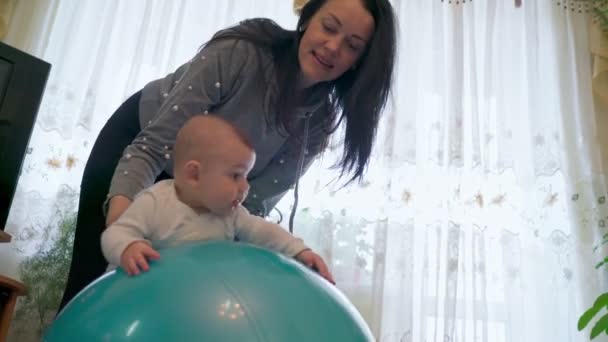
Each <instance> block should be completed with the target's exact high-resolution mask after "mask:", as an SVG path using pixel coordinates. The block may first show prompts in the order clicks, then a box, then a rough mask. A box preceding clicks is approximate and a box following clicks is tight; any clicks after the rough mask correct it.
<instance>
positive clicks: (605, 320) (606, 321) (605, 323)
mask: <svg viewBox="0 0 608 342" xmlns="http://www.w3.org/2000/svg"><path fill="white" fill-rule="evenodd" d="M606 329H608V314H605V315H604V316H602V318H600V319H599V320H598V321H597V323H595V325H594V326H593V329H591V339H592V340H593V339H594V338H596V337H597V336H598V335H599V334H601V333H602V332H603V331H605V330H606Z"/></svg>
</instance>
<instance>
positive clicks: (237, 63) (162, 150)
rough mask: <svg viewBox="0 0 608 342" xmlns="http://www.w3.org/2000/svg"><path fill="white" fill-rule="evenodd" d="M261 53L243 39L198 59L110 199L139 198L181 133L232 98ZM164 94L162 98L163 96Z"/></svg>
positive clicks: (215, 46)
mask: <svg viewBox="0 0 608 342" xmlns="http://www.w3.org/2000/svg"><path fill="white" fill-rule="evenodd" d="M255 56H257V52H256V50H255V47H254V45H253V44H251V43H249V42H245V41H242V40H236V41H235V40H221V41H217V42H214V43H212V44H210V45H208V46H206V47H205V48H203V49H201V51H200V52H199V53H198V54H197V55H196V56H195V58H193V59H192V60H191V61H190V63H189V65H188V66H187V68H186V70H185V71H184V72H183V74H182V76H181V77H180V79H179V80H177V81H175V85H174V86H173V88H172V89H171V91H170V92H169V93H167V94H163V96H164V97H165V98H164V101H163V104H162V105H161V107H160V109H159V111H158V113H157V114H156V115H155V116H154V119H153V120H152V122H151V123H150V124H149V125H147V126H146V127H145V128H143V129H142V131H141V132H140V133H139V134H138V135H137V137H136V138H135V139H134V140H133V142H132V143H131V145H129V146H127V148H126V149H125V151H124V153H123V156H122V157H121V159H120V161H119V162H118V165H117V167H116V170H115V172H114V175H113V178H112V183H111V185H110V190H109V193H108V198H111V197H113V196H115V195H123V196H126V197H128V198H131V199H132V198H134V197H135V195H136V194H137V193H138V192H140V191H141V190H143V189H145V188H146V187H148V186H150V185H152V184H153V183H154V180H155V179H156V177H157V176H158V175H159V174H160V172H161V171H162V170H163V169H164V168H165V166H166V165H167V162H168V161H169V160H170V159H171V151H172V149H173V145H174V143H175V137H176V136H177V132H178V131H179V129H180V128H181V127H182V126H183V125H184V123H185V122H186V121H187V120H188V119H189V118H191V117H192V116H194V115H199V114H201V115H202V114H206V113H207V111H211V110H213V108H214V107H215V106H218V105H221V104H222V103H223V102H225V101H226V100H227V99H228V98H230V97H231V96H232V95H233V94H234V93H235V92H236V91H237V88H238V85H239V82H238V79H239V77H240V76H241V73H242V72H243V71H248V72H255V70H256V68H257V65H255V62H256V58H255ZM159 96H161V95H160V94H159Z"/></svg>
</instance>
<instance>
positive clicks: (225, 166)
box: [198, 142, 255, 216]
mask: <svg viewBox="0 0 608 342" xmlns="http://www.w3.org/2000/svg"><path fill="white" fill-rule="evenodd" d="M221 149H222V150H223V151H218V153H216V154H214V156H213V157H210V158H209V159H208V160H207V163H206V164H207V165H206V166H204V167H203V168H202V169H201V177H200V179H201V182H200V187H199V189H198V190H199V191H198V194H199V195H200V198H199V200H200V201H201V203H202V204H203V205H204V207H205V208H207V209H208V210H209V211H211V212H212V213H214V214H216V215H220V216H224V215H229V214H230V213H232V211H233V210H234V209H236V207H238V206H239V205H240V204H241V203H242V202H243V201H244V200H245V198H246V197H247V193H248V192H249V182H248V181H247V175H248V174H249V171H251V169H252V168H253V165H254V164H255V153H254V152H253V151H252V150H251V149H250V148H249V147H247V146H245V145H244V144H242V143H240V142H239V143H235V144H227V145H225V146H223V147H222V148H221Z"/></svg>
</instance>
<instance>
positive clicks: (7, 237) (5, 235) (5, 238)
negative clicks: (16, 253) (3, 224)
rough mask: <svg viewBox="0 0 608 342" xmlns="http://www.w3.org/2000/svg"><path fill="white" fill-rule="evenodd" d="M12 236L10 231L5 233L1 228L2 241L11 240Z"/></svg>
mask: <svg viewBox="0 0 608 342" xmlns="http://www.w3.org/2000/svg"><path fill="white" fill-rule="evenodd" d="M11 239H12V236H11V235H10V234H9V233H5V232H4V231H2V230H0V243H2V242H11Z"/></svg>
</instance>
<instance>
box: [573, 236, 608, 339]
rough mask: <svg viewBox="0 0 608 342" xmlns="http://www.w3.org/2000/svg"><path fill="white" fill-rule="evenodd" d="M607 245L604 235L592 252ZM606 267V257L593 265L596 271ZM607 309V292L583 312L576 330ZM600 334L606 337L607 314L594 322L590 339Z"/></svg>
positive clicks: (607, 259)
mask: <svg viewBox="0 0 608 342" xmlns="http://www.w3.org/2000/svg"><path fill="white" fill-rule="evenodd" d="M605 244H608V234H605V235H604V236H603V237H602V242H601V243H600V244H599V245H597V246H596V247H595V248H594V251H597V250H598V249H599V247H601V246H603V245H605ZM607 266H608V257H605V258H604V259H603V260H602V261H600V262H599V263H598V264H597V265H595V268H596V269H599V268H601V267H607ZM604 308H605V309H608V292H606V293H603V294H601V295H599V296H598V297H597V299H596V300H595V302H594V303H593V305H592V306H591V307H590V308H589V309H587V311H585V313H583V315H582V316H581V317H580V318H579V320H578V330H579V331H581V330H583V329H585V327H586V326H587V325H588V324H589V322H591V320H592V319H593V318H594V317H595V316H596V315H597V314H598V313H600V312H601V311H603V309H604ZM602 332H603V333H604V334H606V335H608V313H604V315H603V316H601V317H600V318H599V319H598V320H597V322H595V325H594V326H593V328H591V335H590V339H592V340H593V339H594V338H596V337H597V336H599V335H601V334H602Z"/></svg>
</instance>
